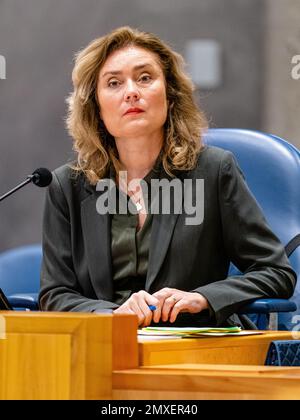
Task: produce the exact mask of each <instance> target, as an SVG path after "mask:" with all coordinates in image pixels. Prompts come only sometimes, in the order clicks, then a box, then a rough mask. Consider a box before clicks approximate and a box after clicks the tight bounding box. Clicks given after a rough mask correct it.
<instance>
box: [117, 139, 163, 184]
mask: <svg viewBox="0 0 300 420" xmlns="http://www.w3.org/2000/svg"><path fill="white" fill-rule="evenodd" d="M116 146H117V149H118V153H119V160H120V164H121V168H122V170H123V171H127V178H128V181H130V180H131V179H142V178H144V177H145V176H146V175H147V173H149V172H150V170H151V169H152V168H153V166H154V164H155V161H156V159H157V157H158V155H159V153H160V150H161V147H162V138H158V137H157V136H156V138H151V139H149V136H148V137H147V138H145V137H140V138H134V139H132V138H130V139H129V138H125V139H116Z"/></svg>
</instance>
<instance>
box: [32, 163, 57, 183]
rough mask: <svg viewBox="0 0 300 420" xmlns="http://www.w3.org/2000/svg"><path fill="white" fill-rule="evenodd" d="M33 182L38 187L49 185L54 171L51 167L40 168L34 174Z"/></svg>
mask: <svg viewBox="0 0 300 420" xmlns="http://www.w3.org/2000/svg"><path fill="white" fill-rule="evenodd" d="M32 182H33V183H34V184H35V185H37V186H38V187H47V186H48V185H49V184H51V182H52V173H51V172H50V171H49V169H46V168H38V169H36V170H35V171H34V172H33V174H32Z"/></svg>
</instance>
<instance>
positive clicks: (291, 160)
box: [204, 129, 300, 330]
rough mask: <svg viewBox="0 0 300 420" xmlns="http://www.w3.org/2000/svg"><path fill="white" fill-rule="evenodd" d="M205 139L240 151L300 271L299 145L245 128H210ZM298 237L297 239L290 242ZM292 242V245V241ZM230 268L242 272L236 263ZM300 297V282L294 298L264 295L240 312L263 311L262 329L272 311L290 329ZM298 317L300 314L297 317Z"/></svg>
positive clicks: (249, 180) (271, 220) (248, 177)
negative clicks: (264, 296) (274, 297)
mask: <svg viewBox="0 0 300 420" xmlns="http://www.w3.org/2000/svg"><path fill="white" fill-rule="evenodd" d="M204 142H205V143H206V144H208V145H212V146H217V147H221V148H223V149H226V150H230V151H231V152H232V153H233V154H234V155H235V157H236V159H237V162H238V164H239V166H240V167H241V169H242V171H243V173H244V175H245V177H246V181H247V184H248V186H249V188H250V190H251V191H252V193H253V194H254V196H255V197H256V199H257V201H258V203H259V204H260V206H261V208H262V210H263V212H264V215H265V217H266V219H267V220H268V222H269V224H270V226H271V228H272V229H273V231H274V233H275V234H276V235H277V236H278V237H279V239H280V240H281V241H282V243H283V244H284V245H285V246H286V251H287V254H288V255H289V254H290V255H289V259H290V262H291V265H292V267H293V269H294V270H295V272H296V273H297V275H298V276H299V274H300V246H299V244H300V236H299V234H300V188H299V180H300V152H299V150H298V149H297V148H296V147H295V146H293V145H291V144H290V143H288V142H287V141H285V140H283V139H281V138H279V137H276V136H273V135H269V134H265V133H261V132H257V131H251V130H242V129H210V130H208V131H207V133H206V134H205V138H204ZM293 239H294V243H292V244H291V241H292V240H293ZM289 243H290V246H288V244H289ZM294 247H295V249H294V250H293V248H294ZM229 273H230V274H231V275H234V274H240V273H239V271H238V270H237V268H236V267H234V266H233V265H231V267H230V270H229ZM299 303H300V285H299V284H298V285H297V287H296V290H295V293H294V296H293V297H292V298H291V299H289V300H282V299H259V300H256V301H255V302H253V303H251V304H249V305H247V306H245V307H243V309H242V310H241V311H240V313H245V314H259V317H258V318H256V323H257V326H258V328H259V329H266V326H267V320H266V316H265V315H266V314H267V315H269V314H273V315H270V317H269V318H270V321H271V322H272V323H273V327H272V328H273V329H279V330H291V329H293V327H295V324H294V323H293V317H294V316H295V315H297V314H299V312H300V304H299ZM295 311H296V312H295ZM277 313H279V314H278V318H277V315H275V316H274V314H277ZM262 315H263V316H262ZM276 318H277V325H276ZM294 319H295V318H294ZM299 321H300V316H299V318H298V323H299ZM274 324H275V325H274Z"/></svg>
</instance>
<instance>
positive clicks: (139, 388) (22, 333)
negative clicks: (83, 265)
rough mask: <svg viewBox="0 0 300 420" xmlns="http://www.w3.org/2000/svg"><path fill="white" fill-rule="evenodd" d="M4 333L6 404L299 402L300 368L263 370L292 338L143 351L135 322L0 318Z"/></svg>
mask: <svg viewBox="0 0 300 420" xmlns="http://www.w3.org/2000/svg"><path fill="white" fill-rule="evenodd" d="M3 324H5V325H3ZM1 325H2V327H4V330H5V337H4V336H2V338H1V334H0V399H112V398H114V399H133V400H134V399H140V398H141V399H146V400H151V399H204V398H205V399H215V398H218V399H220V398H222V399H224V398H226V399H227V398H235V399H245V398H255V399H259V398H268V399H269V398H270V399H271V398H274V399H279V398H292V399H299V398H300V368H274V367H264V366H263V363H264V359H265V355H266V351H267V349H268V346H269V343H270V342H271V341H272V340H278V339H292V338H293V337H292V334H291V333H289V332H278V333H274V332H269V333H268V332H267V333H265V334H264V335H259V336H249V337H225V338H201V339H186V340H185V339H179V340H167V341H165V340H164V341H147V342H143V343H139V344H138V342H137V335H136V331H137V320H136V317H134V316H130V315H110V314H105V315H101V314H82V313H39V312H0V326H1ZM0 333H1V331H0Z"/></svg>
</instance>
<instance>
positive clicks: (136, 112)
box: [124, 109, 145, 115]
mask: <svg viewBox="0 0 300 420" xmlns="http://www.w3.org/2000/svg"><path fill="white" fill-rule="evenodd" d="M142 112H145V111H143V110H142V109H135V110H132V111H127V112H125V114H124V115H135V114H141V113H142Z"/></svg>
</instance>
